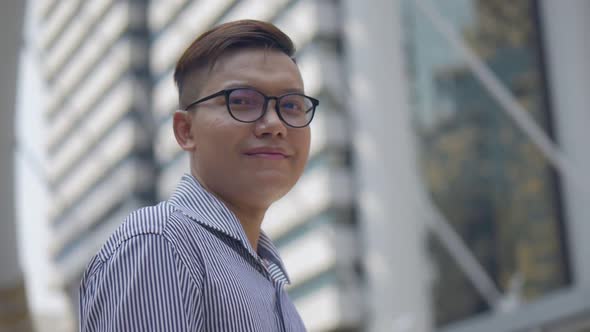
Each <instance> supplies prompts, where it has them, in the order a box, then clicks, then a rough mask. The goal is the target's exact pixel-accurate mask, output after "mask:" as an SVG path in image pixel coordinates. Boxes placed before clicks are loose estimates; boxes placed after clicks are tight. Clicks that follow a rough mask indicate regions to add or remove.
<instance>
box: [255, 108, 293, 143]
mask: <svg viewBox="0 0 590 332" xmlns="http://www.w3.org/2000/svg"><path fill="white" fill-rule="evenodd" d="M254 130H255V134H256V136H258V137H262V136H282V137H286V136H287V127H286V125H285V124H284V123H283V121H282V120H281V118H280V117H279V114H278V112H277V101H276V100H269V101H268V104H267V105H266V112H265V113H264V116H262V118H260V119H258V121H256V123H255V129H254Z"/></svg>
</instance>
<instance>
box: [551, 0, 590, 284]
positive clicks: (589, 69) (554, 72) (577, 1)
mask: <svg viewBox="0 0 590 332" xmlns="http://www.w3.org/2000/svg"><path fill="white" fill-rule="evenodd" d="M540 4H541V22H542V24H543V31H544V43H545V50H546V55H547V67H548V78H549V90H550V91H551V97H552V105H551V107H552V114H553V119H554V125H555V130H556V136H557V142H558V144H559V146H560V147H561V149H562V150H563V151H564V154H565V155H566V157H567V158H568V159H570V160H571V161H572V162H573V163H575V164H576V166H577V168H578V169H579V170H582V171H583V172H582V174H583V173H585V174H584V177H585V178H586V181H585V183H588V178H590V147H589V146H588V144H589V142H590V38H588V35H590V2H589V1H587V0H563V1H552V0H542V1H541V3H540ZM562 180H563V182H562V189H563V190H562V191H563V195H564V208H565V211H564V212H565V218H566V221H567V224H566V227H567V236H568V240H569V241H568V242H569V248H568V249H569V250H570V254H571V255H570V257H571V263H572V272H573V279H574V282H575V284H576V286H581V287H584V288H589V287H590V260H588V257H590V241H588V234H590V204H588V203H589V202H590V198H589V197H588V196H587V195H583V193H581V192H580V190H579V189H578V188H577V186H576V184H575V183H573V182H574V181H571V180H570V181H567V180H565V179H562ZM580 180H581V179H580ZM580 182H582V181H580ZM586 192H588V191H586Z"/></svg>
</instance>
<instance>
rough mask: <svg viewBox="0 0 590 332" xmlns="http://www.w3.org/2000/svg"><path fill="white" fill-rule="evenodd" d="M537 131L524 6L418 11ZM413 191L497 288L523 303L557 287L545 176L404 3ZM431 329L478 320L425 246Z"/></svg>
mask: <svg viewBox="0 0 590 332" xmlns="http://www.w3.org/2000/svg"><path fill="white" fill-rule="evenodd" d="M430 2H431V3H434V4H435V5H436V6H437V9H438V10H439V11H440V12H441V14H442V15H443V16H444V17H445V18H446V19H448V20H449V21H451V22H452V23H453V24H454V26H455V28H456V29H457V31H459V32H460V33H461V34H462V36H463V39H464V41H465V42H466V43H467V44H468V45H469V46H470V47H471V48H472V49H474V50H475V51H476V53H477V54H478V56H479V57H480V58H481V59H482V60H483V62H484V63H485V64H486V65H487V66H489V67H490V68H491V69H492V71H493V72H494V73H495V74H496V75H497V76H498V77H499V78H500V80H501V81H502V83H503V84H505V85H506V87H507V88H508V89H509V90H510V91H511V92H512V94H513V95H514V96H515V97H516V99H517V100H518V102H519V103H521V105H522V106H524V107H525V108H526V110H527V111H528V112H530V114H531V115H532V117H533V118H534V119H535V120H536V121H537V123H538V124H539V125H541V126H542V127H543V128H545V130H546V131H547V132H549V133H550V132H551V130H550V114H549V111H548V109H547V103H546V90H545V86H544V81H543V79H544V77H543V68H542V59H541V56H540V55H541V53H540V45H539V29H538V27H537V21H536V8H535V6H534V1H530V0H517V1H514V0H500V1H499V0H480V1H477V0H445V1H430ZM403 26H404V39H405V47H406V52H407V68H408V70H409V75H408V76H409V77H410V86H411V89H410V92H411V96H410V100H411V109H412V111H413V115H414V123H415V130H416V135H417V137H418V143H419V147H420V151H419V153H420V165H421V175H422V177H423V181H424V183H425V185H426V186H427V189H428V190H429V192H430V194H431V197H432V199H433V201H434V202H435V204H436V205H437V206H438V207H439V208H440V210H441V211H442V212H443V214H444V215H445V216H446V217H447V219H448V221H449V222H450V223H451V224H452V226H453V227H454V229H455V230H456V231H457V232H458V233H459V234H460V235H461V236H462V238H463V239H464V241H465V242H466V243H467V245H468V246H469V248H470V249H471V250H472V251H473V252H474V254H475V255H476V257H477V258H478V259H479V262H480V263H481V264H482V265H483V266H484V268H485V269H486V270H487V272H488V274H489V275H490V276H492V278H493V279H494V280H495V282H496V284H497V285H498V287H499V289H500V290H501V291H502V292H503V293H505V292H514V294H517V295H519V296H520V297H521V299H522V301H532V300H534V299H535V298H537V297H539V296H541V295H544V294H547V293H548V292H551V291H553V290H555V289H558V288H560V287H563V286H564V285H566V284H567V283H568V272H567V264H566V263H565V257H566V256H565V252H564V242H563V235H562V234H563V230H562V221H561V216H560V209H559V196H558V190H557V189H558V183H557V179H556V177H555V173H554V171H553V170H552V168H551V167H550V166H549V165H548V164H547V162H546V161H545V159H544V158H543V156H542V155H541V153H540V152H539V151H538V150H537V149H536V147H535V146H534V144H533V143H532V142H531V141H530V140H529V139H528V138H527V137H526V136H525V135H524V134H523V133H522V132H521V131H520V130H519V129H518V128H517V127H516V126H515V125H514V124H513V122H512V120H511V119H510V118H509V117H508V116H507V115H506V113H505V111H504V110H503V109H502V108H501V106H500V105H498V103H496V101H495V100H494V99H493V98H492V96H491V95H490V94H489V93H488V90H487V89H486V87H485V86H484V85H482V84H481V83H480V82H479V81H478V80H477V78H476V77H475V76H474V75H473V74H472V72H471V71H470V70H469V68H468V67H467V65H466V64H465V62H464V61H462V59H461V57H460V56H459V54H458V52H456V50H454V49H453V48H452V46H451V45H450V44H449V43H448V42H446V41H445V39H444V37H443V36H442V35H441V34H440V33H438V32H437V31H436V30H435V28H434V27H433V26H432V24H430V21H429V20H428V18H427V17H425V16H424V15H422V14H421V12H420V11H419V10H418V9H417V8H416V7H415V5H414V4H413V1H410V0H407V1H405V3H404V22H403ZM431 253H432V258H433V262H434V263H435V267H436V269H435V270H436V271H437V275H436V276H435V284H434V288H433V298H434V299H435V300H434V302H435V303H434V311H435V314H436V322H437V325H438V326H441V325H444V324H446V323H449V322H453V321H456V320H461V319H465V318H468V317H469V316H471V315H474V314H476V313H479V312H482V311H485V310H489V308H488V307H487V305H486V303H485V302H484V301H483V299H482V297H481V296H479V295H478V293H477V292H476V291H475V290H474V288H473V287H472V286H471V284H470V283H469V281H468V280H467V278H466V277H465V274H464V273H463V272H461V270H460V269H459V268H458V267H457V265H456V264H455V262H454V261H453V259H452V258H451V257H450V256H448V255H447V253H446V250H445V249H444V248H443V247H442V245H440V243H438V242H437V241H436V239H435V238H434V237H433V240H432V241H431Z"/></svg>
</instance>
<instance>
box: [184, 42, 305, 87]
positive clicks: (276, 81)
mask: <svg viewBox="0 0 590 332" xmlns="http://www.w3.org/2000/svg"><path fill="white" fill-rule="evenodd" d="M195 76H200V80H199V81H201V84H200V89H199V90H201V91H202V92H203V93H214V92H217V91H219V90H221V89H226V88H230V87H235V86H252V87H255V88H258V89H260V90H262V91H265V92H268V93H275V92H280V91H279V90H281V91H282V90H290V91H291V90H301V91H303V80H302V78H301V73H300V72H299V68H298V67H297V65H296V64H295V62H294V61H293V60H292V59H291V58H290V57H289V56H288V55H286V54H285V53H283V52H280V51H277V50H272V49H240V50H235V51H231V52H228V53H225V54H223V55H222V56H221V57H219V58H218V59H217V61H216V62H215V64H214V66H213V67H212V68H211V69H210V70H207V69H205V70H203V71H202V72H201V73H200V75H199V74H197V75H195ZM196 83H197V82H196V80H194V79H193V78H191V79H190V80H189V84H191V85H192V84H196Z"/></svg>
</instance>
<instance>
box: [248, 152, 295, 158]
mask: <svg viewBox="0 0 590 332" xmlns="http://www.w3.org/2000/svg"><path fill="white" fill-rule="evenodd" d="M245 155H246V156H248V157H253V158H261V159H270V160H281V159H287V158H288V157H287V156H286V155H284V154H282V153H273V152H256V153H246V154H245Z"/></svg>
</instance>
